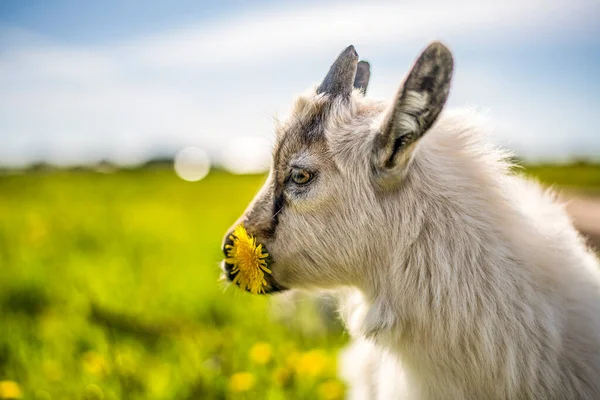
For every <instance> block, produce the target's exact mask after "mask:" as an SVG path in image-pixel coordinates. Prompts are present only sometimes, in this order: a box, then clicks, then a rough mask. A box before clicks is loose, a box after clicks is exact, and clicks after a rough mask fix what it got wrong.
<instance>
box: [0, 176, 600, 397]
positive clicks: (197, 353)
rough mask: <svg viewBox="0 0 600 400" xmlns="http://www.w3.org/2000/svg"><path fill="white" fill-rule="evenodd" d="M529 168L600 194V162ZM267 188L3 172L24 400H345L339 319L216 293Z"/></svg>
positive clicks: (0, 242) (248, 181)
mask: <svg viewBox="0 0 600 400" xmlns="http://www.w3.org/2000/svg"><path fill="white" fill-rule="evenodd" d="M529 171H532V172H533V173H534V174H536V175H537V176H539V177H540V179H541V180H543V181H545V182H547V183H558V184H560V185H567V184H571V185H577V186H586V187H595V188H600V167H598V166H573V167H560V168H557V167H551V166H543V167H535V168H530V169H529ZM263 179H264V177H263V176H233V175H228V174H225V173H222V172H214V173H211V174H210V175H209V176H208V177H207V178H206V179H204V180H203V181H201V182H198V183H188V182H184V181H181V180H179V179H178V178H177V177H176V176H175V175H174V174H173V172H172V171H171V170H169V169H145V170H135V171H119V172H117V173H115V174H99V173H94V172H86V171H55V172H49V173H44V172H37V173H29V174H24V175H4V176H0V316H1V317H0V318H1V320H0V321H1V323H0V381H11V382H16V383H17V384H18V385H19V386H20V388H21V390H22V391H23V397H24V398H27V399H49V398H52V399H101V398H104V399H212V398H216V399H219V398H231V399H237V398H240V399H262V398H267V399H318V398H324V399H335V398H339V397H340V396H341V395H342V393H343V386H341V383H340V382H339V381H338V378H337V377H336V355H337V353H338V351H339V349H340V348H341V347H342V346H343V345H344V344H345V343H346V341H347V336H346V334H344V333H343V331H342V330H341V328H340V327H339V325H338V324H336V323H335V322H334V323H332V321H331V320H330V319H329V320H328V319H327V318H323V316H322V315H323V313H319V312H318V311H317V310H315V309H314V305H313V303H311V302H310V301H308V300H305V301H303V302H302V303H301V304H300V309H298V310H295V311H294V314H293V316H292V317H291V318H289V317H288V318H284V317H276V315H277V314H276V313H274V312H273V307H272V301H271V300H270V299H269V298H268V297H264V296H262V297H261V296H251V295H247V294H245V293H241V291H238V290H235V289H229V290H224V289H223V287H222V286H221V285H219V284H218V283H217V279H218V276H219V269H218V261H219V260H220V259H221V257H222V254H221V251H220V243H221V238H222V236H223V234H224V232H225V231H226V229H227V228H228V227H229V226H230V224H231V223H232V222H233V221H235V220H236V219H237V217H238V216H239V215H240V214H241V212H242V211H243V209H244V208H245V207H246V205H247V204H248V202H249V201H250V199H251V198H252V197H253V195H254V193H255V192H256V191H257V189H258V188H259V186H260V184H261V183H262V181H263ZM281 307H283V306H281ZM257 344H258V345H257ZM249 374H250V375H249ZM8 389H10V388H9V387H8V386H7V384H6V382H4V383H3V382H0V398H2V397H3V394H2V391H3V390H4V391H5V392H6V391H7V390H8ZM5 397H6V396H5Z"/></svg>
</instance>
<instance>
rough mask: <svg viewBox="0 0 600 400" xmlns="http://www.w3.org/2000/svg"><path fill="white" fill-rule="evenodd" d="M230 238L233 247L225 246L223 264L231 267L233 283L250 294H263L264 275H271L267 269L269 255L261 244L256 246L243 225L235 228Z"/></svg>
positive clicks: (265, 283) (264, 285)
mask: <svg viewBox="0 0 600 400" xmlns="http://www.w3.org/2000/svg"><path fill="white" fill-rule="evenodd" d="M230 238H231V240H233V245H227V246H226V250H227V258H225V262H227V263H229V264H231V265H233V269H232V270H231V273H232V274H233V275H234V278H233V283H235V284H238V285H239V286H240V287H241V288H242V289H244V290H248V291H249V292H250V293H252V294H258V293H264V292H265V287H266V286H267V281H266V280H265V273H267V274H270V273H271V270H270V269H269V268H267V258H268V257H269V253H267V251H266V249H264V248H263V245H262V244H259V245H257V244H256V239H255V238H253V237H252V236H251V235H249V234H248V232H247V231H246V228H244V226H243V225H239V226H238V227H236V228H235V229H234V231H233V235H231V236H230Z"/></svg>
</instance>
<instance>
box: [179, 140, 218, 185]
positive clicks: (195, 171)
mask: <svg viewBox="0 0 600 400" xmlns="http://www.w3.org/2000/svg"><path fill="white" fill-rule="evenodd" d="M174 168H175V173H176V174H177V175H178V176H179V177H180V178H181V179H183V180H186V181H189V182H195V181H199V180H201V179H202V178H204V177H205V176H206V175H208V172H209V171H210V158H209V157H208V154H207V153H206V151H204V150H202V149H201V148H199V147H193V146H190V147H185V148H183V149H181V150H179V152H178V153H177V154H176V155H175V165H174Z"/></svg>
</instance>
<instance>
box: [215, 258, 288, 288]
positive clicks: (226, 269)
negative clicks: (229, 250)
mask: <svg viewBox="0 0 600 400" xmlns="http://www.w3.org/2000/svg"><path fill="white" fill-rule="evenodd" d="M267 265H268V267H269V269H271V268H272V265H273V262H270V263H268V264H267ZM221 269H222V270H223V273H222V274H221V278H222V279H223V280H225V281H228V282H235V284H236V286H238V287H240V288H243V289H244V290H245V291H246V292H249V293H252V291H251V290H250V289H248V287H243V286H242V285H241V284H240V282H239V281H236V280H235V277H236V275H237V274H238V273H239V271H238V272H233V269H234V265H233V264H230V263H228V262H226V261H225V260H223V261H222V262H221ZM264 280H265V282H266V285H265V286H263V287H262V290H261V291H258V292H257V293H256V294H273V293H278V292H283V291H285V290H288V288H286V287H285V286H283V285H281V284H280V283H279V282H277V281H276V280H275V278H273V275H271V274H265V276H264Z"/></svg>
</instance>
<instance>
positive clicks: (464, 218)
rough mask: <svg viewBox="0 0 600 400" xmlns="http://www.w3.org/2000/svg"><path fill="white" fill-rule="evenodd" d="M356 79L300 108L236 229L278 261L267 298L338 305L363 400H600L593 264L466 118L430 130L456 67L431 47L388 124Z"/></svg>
mask: <svg viewBox="0 0 600 400" xmlns="http://www.w3.org/2000/svg"><path fill="white" fill-rule="evenodd" d="M357 62H358V55H357V54H356V52H355V51H354V48H353V47H352V46H350V47H348V48H347V49H346V50H345V51H344V52H342V53H341V54H340V56H339V57H338V59H337V60H336V61H335V63H334V64H333V65H332V66H331V69H330V71H329V73H328V74H327V76H326V77H325V80H324V81H323V83H321V85H320V86H319V87H318V88H317V89H316V90H314V89H313V90H311V91H309V92H308V93H307V94H304V95H302V96H300V97H299V99H298V100H297V101H296V103H295V105H294V106H293V108H292V112H291V116H290V118H289V119H287V122H285V123H283V124H280V126H278V127H277V133H278V135H277V141H276V145H275V151H274V154H273V164H272V169H271V173H270V175H269V177H268V179H267V181H266V183H265V185H264V187H263V189H262V190H261V191H260V192H259V194H258V195H257V196H256V198H255V200H254V201H253V202H252V203H251V204H250V206H249V207H248V209H247V210H246V212H245V213H244V214H243V215H242V217H241V218H240V219H239V220H238V222H237V223H236V225H237V224H240V223H243V224H244V225H245V226H246V228H247V229H248V231H249V232H250V233H251V234H253V235H255V236H256V237H257V239H258V241H259V242H260V243H262V244H263V245H265V246H266V248H267V249H268V251H269V253H270V254H271V256H272V260H273V261H274V262H273V263H272V265H271V266H270V267H271V269H272V271H273V274H272V275H270V276H268V277H267V279H268V287H267V292H276V291H280V290H285V289H288V288H311V289H313V288H314V289H335V290H336V291H337V292H338V293H339V296H340V299H341V301H342V303H341V304H342V307H341V314H342V316H343V319H344V321H345V323H346V325H347V327H348V329H349V331H350V332H351V334H352V335H353V337H354V338H355V343H354V345H352V347H351V349H350V350H349V351H347V352H346V353H345V355H344V362H345V367H344V373H345V375H346V376H347V377H348V379H349V382H350V383H351V386H352V389H351V397H353V398H357V399H367V398H368V399H371V398H380V399H388V398H411V399H600V276H599V271H598V267H599V266H598V261H597V259H596V258H595V256H594V255H593V253H592V252H591V251H590V250H588V249H587V248H586V246H585V244H584V241H583V240H582V238H581V237H580V236H579V234H578V233H577V232H576V230H575V229H574V228H573V225H572V224H571V222H570V220H569V218H568V216H567V215H566V213H565V212H564V211H563V209H562V207H561V206H560V205H558V204H557V203H556V201H555V200H554V197H553V195H552V194H551V193H544V192H543V191H542V190H541V189H540V187H538V185H537V184H535V183H532V182H528V181H526V180H524V179H523V178H521V177H519V176H515V175H513V174H512V173H511V170H510V165H509V163H508V162H507V161H506V160H505V154H504V153H501V152H499V151H497V150H495V149H494V148H492V147H490V146H489V145H487V144H486V143H485V142H484V139H483V136H482V134H481V128H480V127H479V125H478V124H477V123H476V122H475V121H476V118H475V116H474V115H471V114H469V113H464V112H463V113H461V112H454V113H443V114H442V115H441V116H440V117H439V118H438V115H439V114H440V112H441V110H442V108H443V106H444V104H445V102H446V99H447V96H448V91H449V87H450V81H451V76H452V70H453V59H452V55H451V53H450V51H449V50H448V49H447V48H446V47H444V46H443V45H442V44H440V43H432V44H431V45H429V47H427V49H425V51H424V52H423V53H422V54H421V56H420V57H419V58H418V60H417V62H416V63H415V65H414V67H413V69H412V70H411V72H410V73H409V75H408V77H407V78H406V80H405V82H404V84H403V85H402V86H401V88H400V90H399V92H398V95H397V96H396V98H395V99H394V101H393V103H392V104H391V106H388V105H386V104H385V103H382V102H376V101H373V100H369V99H367V98H365V97H364V95H363V90H362V89H364V88H365V87H366V83H367V81H368V64H364V63H362V62H361V63H359V64H358V67H357ZM357 68H358V74H357ZM353 82H354V83H355V85H357V86H361V88H362V89H356V88H354V89H353ZM434 122H435V124H434ZM228 236H229V234H227V235H226V237H228ZM226 241H227V239H226ZM224 269H225V272H226V275H227V276H228V277H229V278H230V279H232V278H233V274H232V272H231V266H230V265H227V264H224Z"/></svg>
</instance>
